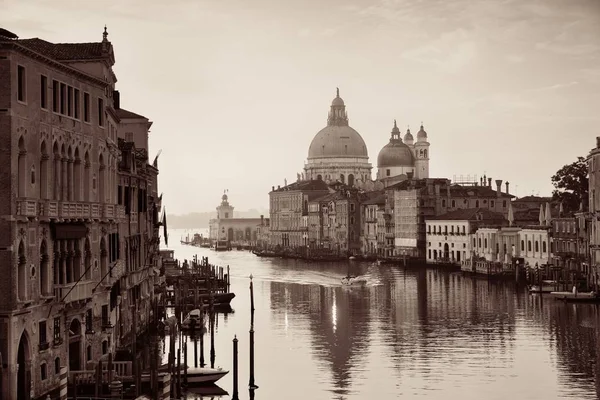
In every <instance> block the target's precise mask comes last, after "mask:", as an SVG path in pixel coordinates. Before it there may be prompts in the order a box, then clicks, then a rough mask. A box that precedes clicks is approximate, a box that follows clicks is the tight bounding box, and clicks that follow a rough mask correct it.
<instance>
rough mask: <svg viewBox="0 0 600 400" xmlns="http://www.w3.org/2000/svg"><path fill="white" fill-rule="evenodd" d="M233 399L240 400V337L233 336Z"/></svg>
mask: <svg viewBox="0 0 600 400" xmlns="http://www.w3.org/2000/svg"><path fill="white" fill-rule="evenodd" d="M231 400H239V397H238V339H237V336H234V337H233V395H232V397H231Z"/></svg>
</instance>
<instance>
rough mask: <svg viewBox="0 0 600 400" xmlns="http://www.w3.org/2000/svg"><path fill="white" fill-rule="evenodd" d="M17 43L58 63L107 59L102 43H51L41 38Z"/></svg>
mask: <svg viewBox="0 0 600 400" xmlns="http://www.w3.org/2000/svg"><path fill="white" fill-rule="evenodd" d="M15 42H16V43H18V44H20V45H21V46H23V47H26V48H28V49H30V50H32V51H35V52H36V53H40V54H42V55H44V56H46V57H48V58H52V59H53V60H57V61H76V60H98V59H102V58H105V57H107V52H103V51H102V42H91V43H50V42H47V41H45V40H42V39H39V38H33V39H17V40H15Z"/></svg>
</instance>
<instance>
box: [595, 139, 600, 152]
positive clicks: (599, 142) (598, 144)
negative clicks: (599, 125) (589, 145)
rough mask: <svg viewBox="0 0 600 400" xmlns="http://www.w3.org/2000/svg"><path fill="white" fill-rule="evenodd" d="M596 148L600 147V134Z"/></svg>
mask: <svg viewBox="0 0 600 400" xmlns="http://www.w3.org/2000/svg"><path fill="white" fill-rule="evenodd" d="M596 148H597V149H600V136H596Z"/></svg>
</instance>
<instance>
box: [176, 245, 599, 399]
mask: <svg viewBox="0 0 600 400" xmlns="http://www.w3.org/2000/svg"><path fill="white" fill-rule="evenodd" d="M176 251H177V252H178V253H177V254H178V256H179V257H181V258H183V257H188V258H189V257H191V255H193V254H196V253H197V254H198V255H204V256H209V257H210V260H211V261H213V262H216V263H218V264H219V265H230V266H231V271H232V290H234V291H235V292H236V295H237V297H236V299H235V300H234V301H233V302H232V304H233V308H234V309H235V311H236V312H235V314H230V315H229V316H228V317H227V319H225V318H224V316H220V317H219V322H218V323H219V328H218V334H217V338H216V342H215V344H216V346H217V360H218V362H217V363H218V364H219V365H222V366H224V367H226V368H231V339H232V338H233V335H234V334H237V335H238V338H240V353H239V354H240V398H241V399H247V398H248V393H247V391H246V390H242V389H241V388H245V385H246V382H247V380H248V371H247V365H248V362H247V360H248V358H247V357H248V352H247V331H248V329H249V320H250V316H249V314H250V313H249V305H248V294H247V292H248V278H247V277H248V275H249V274H250V273H252V274H253V275H254V277H255V296H256V298H255V302H256V310H257V311H256V312H257V314H256V321H255V330H256V340H257V348H256V351H257V360H256V375H257V383H258V385H259V386H260V389H259V390H258V391H257V392H256V398H257V399H275V398H281V397H285V398H288V399H298V400H300V399H303V400H304V399H306V398H311V399H333V398H335V399H339V398H343V399H348V400H349V399H364V398H377V399H388V398H412V397H415V396H423V395H425V396H427V398H430V399H447V398H460V399H477V400H479V399H481V398H482V397H485V398H490V399H504V398H506V397H513V398H518V399H542V398H543V399H564V398H576V399H593V398H597V396H598V393H600V390H599V389H598V386H599V385H598V377H600V371H599V365H600V364H599V361H600V360H599V355H598V350H597V346H598V344H599V342H598V333H597V332H598V328H599V326H598V325H599V321H600V311H599V308H598V307H596V306H593V305H592V306H590V305H571V304H564V303H560V302H559V303H557V302H554V301H550V300H548V299H545V300H544V301H540V297H539V296H531V295H529V294H527V293H526V291H525V290H524V289H523V288H518V287H517V286H516V285H515V284H513V283H511V282H508V283H495V282H489V281H488V280H485V279H478V278H470V277H464V276H462V275H461V274H458V273H448V272H445V271H440V270H423V269H406V270H403V269H401V268H395V267H390V266H385V265H381V266H379V265H374V264H368V263H355V262H353V263H352V264H351V268H352V273H353V274H357V275H358V274H364V275H365V276H367V278H368V284H367V286H366V287H358V288H347V287H343V286H341V284H340V278H341V277H342V276H343V275H345V274H346V273H347V270H348V264H346V263H340V264H335V263H327V264H317V263H313V264H305V263H300V262H297V261H293V260H281V259H261V258H258V257H255V256H254V255H252V254H251V253H247V252H235V251H234V252H224V253H214V252H210V251H209V250H205V249H195V248H179V247H176ZM205 343H208V340H205ZM205 351H206V349H205ZM188 357H189V356H188ZM219 385H220V386H221V387H223V389H225V390H227V391H228V392H229V393H231V392H232V383H231V375H229V376H227V377H225V378H223V380H222V381H219Z"/></svg>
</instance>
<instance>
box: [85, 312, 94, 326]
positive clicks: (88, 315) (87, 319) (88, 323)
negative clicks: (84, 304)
mask: <svg viewBox="0 0 600 400" xmlns="http://www.w3.org/2000/svg"><path fill="white" fill-rule="evenodd" d="M85 330H86V332H93V331H94V324H93V321H92V310H91V309H90V310H87V313H86V314H85Z"/></svg>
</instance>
